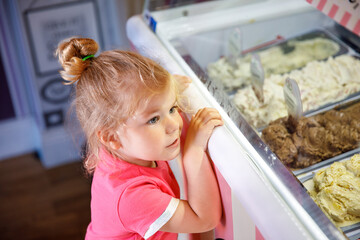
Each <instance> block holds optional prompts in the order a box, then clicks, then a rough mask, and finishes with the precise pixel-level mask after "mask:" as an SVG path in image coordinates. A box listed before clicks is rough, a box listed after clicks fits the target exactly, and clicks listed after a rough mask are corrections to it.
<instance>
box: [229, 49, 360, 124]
mask: <svg viewBox="0 0 360 240" xmlns="http://www.w3.org/2000/svg"><path fill="white" fill-rule="evenodd" d="M287 78H291V79H294V80H295V81H296V82H297V84H298V85H299V89H300V93H301V100H302V106H303V112H304V114H305V115H309V114H312V113H316V111H318V110H321V109H324V108H326V107H330V108H331V107H332V106H333V105H336V104H338V103H340V102H342V101H344V100H345V99H353V98H356V96H357V95H359V91H360V60H359V59H358V58H356V57H355V56H351V55H348V54H345V55H340V56H337V57H335V58H333V57H330V58H328V59H327V60H325V61H313V62H310V63H308V64H307V65H306V66H305V67H304V68H302V69H299V70H293V71H291V72H290V73H286V74H273V75H271V76H270V77H268V78H266V79H265V83H264V91H263V93H264V101H263V102H261V101H259V100H258V99H257V97H256V95H255V93H254V91H253V89H252V87H251V86H247V87H244V88H241V89H238V90H237V93H236V94H235V95H234V97H233V98H232V99H233V101H234V103H235V105H236V107H237V108H238V109H239V111H240V112H241V113H242V115H243V116H244V117H245V119H246V120H247V121H248V123H249V124H251V125H252V126H254V127H255V128H257V129H259V130H261V129H262V128H264V127H265V126H267V125H268V124H269V123H270V122H271V121H274V120H276V119H278V118H281V117H285V116H286V115H287V114H288V113H287V109H286V104H285V99H284V94H283V88H284V84H285V80H286V79H287Z"/></svg>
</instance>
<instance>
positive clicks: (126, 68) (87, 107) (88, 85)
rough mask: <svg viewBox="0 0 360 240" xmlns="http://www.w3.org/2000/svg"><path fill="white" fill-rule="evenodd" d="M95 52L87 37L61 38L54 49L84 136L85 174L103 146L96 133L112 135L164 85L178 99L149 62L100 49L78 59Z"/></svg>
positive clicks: (164, 73)
mask: <svg viewBox="0 0 360 240" xmlns="http://www.w3.org/2000/svg"><path fill="white" fill-rule="evenodd" d="M97 51H98V44H97V43H96V42H95V41H94V40H92V39H88V38H71V39H67V40H64V41H62V42H61V43H60V44H59V46H58V49H57V51H56V54H57V55H58V56H59V61H60V63H61V65H62V66H63V69H64V70H62V71H60V74H61V76H62V77H63V79H64V80H65V81H66V83H65V84H74V83H76V88H75V89H76V91H75V99H74V102H73V104H74V105H75V108H76V114H77V117H78V119H79V122H80V124H81V126H82V129H83V131H84V133H85V136H86V138H87V156H86V158H85V160H84V167H85V169H86V170H87V172H88V173H92V172H93V171H94V169H95V167H96V165H97V163H98V161H99V157H98V153H99V150H100V148H101V147H102V146H103V145H102V144H101V142H100V141H99V138H98V131H99V130H101V131H109V132H111V131H113V130H114V129H116V128H117V127H118V126H119V124H121V123H124V122H125V121H126V119H128V118H129V117H131V116H132V115H133V114H134V113H135V111H137V110H138V109H139V107H140V106H141V107H144V106H146V104H147V102H148V101H149V99H150V98H151V97H152V96H154V95H156V94H159V93H161V92H163V91H165V90H166V89H167V88H168V86H171V87H173V89H174V90H175V92H176V94H177V96H178V91H177V89H178V88H177V86H176V85H177V84H176V81H173V80H172V78H171V75H170V74H169V73H168V72H167V71H166V70H165V69H164V68H162V67H161V66H160V65H159V64H157V63H156V62H154V61H153V60H151V59H149V58H146V57H144V56H141V55H139V54H137V53H134V52H130V51H120V50H112V51H105V52H102V53H101V54H100V55H99V56H97V57H89V58H87V59H86V60H83V58H85V57H87V56H90V55H95V54H96V52H97ZM105 147H106V146H105ZM107 149H108V150H110V151H111V149H109V148H107Z"/></svg>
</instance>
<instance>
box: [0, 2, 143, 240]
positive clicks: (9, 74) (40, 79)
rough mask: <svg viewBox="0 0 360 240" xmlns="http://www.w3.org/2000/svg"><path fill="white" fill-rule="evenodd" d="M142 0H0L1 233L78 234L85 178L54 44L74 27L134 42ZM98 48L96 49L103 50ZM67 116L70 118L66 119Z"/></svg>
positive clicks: (85, 201)
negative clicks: (129, 26) (131, 22)
mask: <svg viewBox="0 0 360 240" xmlns="http://www.w3.org/2000/svg"><path fill="white" fill-rule="evenodd" d="M143 5H144V1H143V0H76V1H74V0H1V1H0V30H1V34H0V36H1V41H0V43H1V45H0V53H1V54H0V55H1V57H0V99H1V109H0V239H2V240H4V239H68V240H71V239H83V238H84V234H85V231H86V227H87V225H88V223H89V222H90V206H89V204H90V184H91V178H89V177H87V176H86V175H85V174H84V172H83V169H82V166H81V155H82V154H81V152H82V151H81V149H82V146H83V145H84V138H83V136H82V133H81V130H79V128H78V125H77V124H76V120H74V119H73V118H72V115H71V114H69V108H70V103H71V94H72V89H71V87H69V86H65V85H63V84H62V79H61V77H60V75H59V73H58V71H59V70H60V64H59V63H58V61H57V59H56V58H55V57H54V50H55V49H56V47H57V44H58V43H59V41H61V40H62V39H65V38H68V37H70V36H74V35H81V36H83V37H90V38H93V39H95V40H96V41H97V42H98V43H99V45H100V47H101V49H100V51H103V50H110V49H114V48H118V49H126V50H128V49H131V45H130V43H129V41H128V39H127V37H126V32H125V24H126V21H127V19H128V18H129V17H131V16H133V15H136V14H140V13H141V12H142V9H143ZM100 51H99V52H100ZM68 120H70V121H68Z"/></svg>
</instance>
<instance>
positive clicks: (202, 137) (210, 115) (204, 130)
mask: <svg viewBox="0 0 360 240" xmlns="http://www.w3.org/2000/svg"><path fill="white" fill-rule="evenodd" d="M222 125H223V121H222V119H221V116H220V114H219V112H218V111H217V110H216V109H213V108H202V109H200V110H199V111H198V112H197V113H196V114H195V116H193V117H192V119H191V121H190V124H189V128H188V132H187V136H186V140H185V146H184V151H185V152H186V151H188V150H189V149H193V148H198V149H201V150H202V151H205V150H206V148H207V143H208V141H209V138H210V136H211V134H212V132H213V130H214V128H215V127H217V126H222Z"/></svg>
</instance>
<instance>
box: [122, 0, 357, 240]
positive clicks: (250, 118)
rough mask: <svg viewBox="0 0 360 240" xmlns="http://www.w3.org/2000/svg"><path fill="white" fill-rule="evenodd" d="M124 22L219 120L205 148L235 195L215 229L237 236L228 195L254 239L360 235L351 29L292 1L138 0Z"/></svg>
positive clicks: (195, 104)
mask: <svg viewBox="0 0 360 240" xmlns="http://www.w3.org/2000/svg"><path fill="white" fill-rule="evenodd" d="M159 2H160V4H159ZM189 3H191V4H189ZM127 32H128V37H129V39H130V41H131V42H132V43H133V45H134V47H135V49H136V50H137V51H139V52H140V53H142V54H144V55H146V56H148V57H151V58H153V59H155V60H156V61H158V62H160V64H162V65H163V66H164V67H165V68H167V70H168V71H169V72H171V73H178V74H185V75H188V76H190V77H191V78H192V79H193V83H192V84H191V86H190V87H189V89H188V90H187V91H186V92H185V94H186V95H188V97H189V99H191V104H192V108H194V109H198V108H200V107H207V106H209V107H214V108H217V109H218V110H219V112H220V114H221V115H222V117H223V119H224V122H225V124H224V126H223V127H221V128H218V129H216V130H215V131H214V134H213V136H212V137H211V139H210V141H209V154H210V156H211V158H212V159H213V162H214V165H215V167H216V169H217V171H218V174H220V175H221V177H223V178H224V180H225V181H226V184H228V185H229V187H230V189H231V194H232V195H233V196H234V197H233V198H236V200H237V201H238V203H235V201H233V202H232V203H228V202H227V203H224V210H225V213H229V210H228V209H229V208H231V210H230V215H232V216H231V218H230V221H227V222H226V223H224V226H225V227H224V228H226V227H227V226H228V229H230V230H229V231H231V232H232V233H231V234H221V233H219V235H218V236H217V237H218V238H222V239H244V234H245V233H244V232H239V231H237V229H243V228H241V226H242V225H244V222H243V221H242V220H241V217H240V218H237V217H236V215H237V214H239V213H238V212H237V211H236V210H234V209H237V207H236V206H235V205H236V204H240V205H241V206H242V207H243V208H244V209H245V212H246V214H248V215H249V216H250V219H251V221H252V222H253V223H254V225H255V226H256V227H257V228H258V229H259V232H261V234H262V236H263V237H264V238H265V239H358V238H359V237H360V224H359V223H358V222H360V206H359V205H360V200H359V201H356V200H357V199H358V194H356V193H357V191H359V190H360V185H359V184H360V178H359V175H360V174H359V173H360V158H359V157H358V155H356V154H357V153H359V152H360V144H359V143H360V120H359V119H360V109H359V108H358V107H356V106H358V104H357V103H358V102H359V99H360V94H359V92H360V60H359V49H360V44H359V42H360V40H359V37H358V36H356V35H355V34H353V33H351V32H350V31H348V30H346V29H345V28H343V27H342V26H340V25H339V24H337V23H336V22H335V21H334V20H332V19H331V18H329V17H328V16H326V15H324V14H323V13H321V12H320V11H318V10H317V9H315V8H313V7H312V6H311V5H310V4H308V3H307V2H306V1H303V0H286V1H285V0H283V1H282V0H257V1H249V0H236V1H235V0H228V1H227V0H222V1H216V0H215V1H170V2H169V1H146V4H145V11H144V14H143V16H135V17H133V18H131V19H130V20H129V21H128V24H127ZM294 89H295V90H294ZM349 109H350V110H349ZM350 160H351V161H352V164H349V163H348V162H350ZM340 162H346V164H345V163H344V164H342V165H341V166H335V167H334V166H333V165H332V164H334V163H340ZM349 168H351V169H353V170H352V171H350V173H346V174H345V173H344V174H342V173H343V172H345V170H346V169H349ZM329 169H334V170H333V172H331V171H330V170H329ZM339 169H341V170H339ZM354 169H355V170H354ZM175 171H176V170H175ZM334 172H335V173H334ZM335 175H336V176H340V177H338V178H336V177H335ZM350 175H351V177H349V176H350ZM335 178H336V179H337V180H336V181H335V180H334V179H335ZM349 178H351V179H355V180H348V179H349ZM319 179H322V180H321V181H320V180H319ZM324 179H325V180H326V181H325V180H324ZM329 179H330V180H329ZM331 179H332V180H333V181H331ZM339 179H340V180H339ZM329 181H330V183H329ZM350 181H351V182H350ZM309 182H310V184H309ZM219 185H220V189H221V188H222V183H219ZM309 185H310V187H309ZM333 185H336V187H338V188H334V186H333ZM320 186H321V187H320ZM339 186H340V187H342V188H341V190H339V189H340V188H339ZM330 187H331V188H330ZM320 190H322V191H320ZM339 192H341V193H339ZM222 194H224V193H223V192H222ZM349 198H350V200H349ZM348 200H349V201H348ZM227 204H229V205H230V206H228V205H227ZM239 219H240V220H239ZM229 226H231V227H229ZM219 232H221V231H219ZM252 238H254V239H255V238H257V239H260V238H259V236H258V235H256V236H255V237H252ZM252 238H250V237H249V238H248V239H252ZM246 239H247V238H246Z"/></svg>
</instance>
